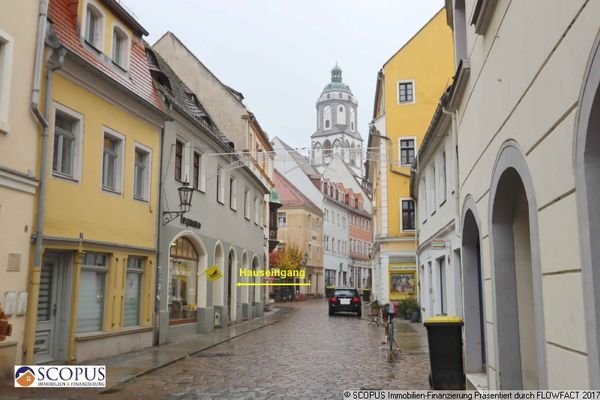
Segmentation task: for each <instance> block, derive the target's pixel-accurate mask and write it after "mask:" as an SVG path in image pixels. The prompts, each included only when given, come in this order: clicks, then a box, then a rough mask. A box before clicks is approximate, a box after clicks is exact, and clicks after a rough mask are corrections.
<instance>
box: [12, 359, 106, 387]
mask: <svg viewBox="0 0 600 400" xmlns="http://www.w3.org/2000/svg"><path fill="white" fill-rule="evenodd" d="M15 387H79V388H84V387H89V388H103V387H106V366H104V365H44V366H35V365H15Z"/></svg>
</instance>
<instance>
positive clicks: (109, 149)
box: [102, 132, 123, 192]
mask: <svg viewBox="0 0 600 400" xmlns="http://www.w3.org/2000/svg"><path fill="white" fill-rule="evenodd" d="M122 162H123V139H122V138H119V137H117V136H116V135H114V134H110V133H106V132H105V133H104V151H103V156H102V188H103V189H104V190H109V191H111V192H120V191H121V163H122Z"/></svg>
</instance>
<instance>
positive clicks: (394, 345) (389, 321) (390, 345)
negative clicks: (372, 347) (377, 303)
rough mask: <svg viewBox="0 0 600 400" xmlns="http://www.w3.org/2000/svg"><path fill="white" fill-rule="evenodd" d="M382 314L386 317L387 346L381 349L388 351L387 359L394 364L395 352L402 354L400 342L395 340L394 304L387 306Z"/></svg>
mask: <svg viewBox="0 0 600 400" xmlns="http://www.w3.org/2000/svg"><path fill="white" fill-rule="evenodd" d="M382 313H383V314H384V315H385V324H384V330H385V346H384V347H382V348H381V349H382V350H386V351H387V355H386V358H387V360H388V362H393V361H394V351H398V352H400V346H399V345H398V342H396V339H395V338H394V322H393V318H394V315H395V307H394V305H393V304H391V305H386V307H384V309H383V310H382Z"/></svg>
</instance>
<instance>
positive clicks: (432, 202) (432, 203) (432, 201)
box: [426, 163, 437, 215]
mask: <svg viewBox="0 0 600 400" xmlns="http://www.w3.org/2000/svg"><path fill="white" fill-rule="evenodd" d="M426 174H427V176H428V179H427V180H428V181H429V188H428V196H427V197H428V198H429V202H428V205H427V207H428V212H429V215H434V214H435V211H436V210H437V204H436V198H437V196H436V193H435V192H436V190H437V188H436V186H437V179H436V176H435V163H434V166H430V167H429V168H427V172H426ZM429 208H430V209H429Z"/></svg>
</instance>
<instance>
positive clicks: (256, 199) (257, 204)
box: [254, 196, 260, 225]
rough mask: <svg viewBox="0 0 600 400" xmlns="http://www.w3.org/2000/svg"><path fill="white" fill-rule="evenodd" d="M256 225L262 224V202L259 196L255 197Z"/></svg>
mask: <svg viewBox="0 0 600 400" xmlns="http://www.w3.org/2000/svg"><path fill="white" fill-rule="evenodd" d="M254 223H255V224H256V225H259V224H260V202H259V199H258V197H257V196H254Z"/></svg>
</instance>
